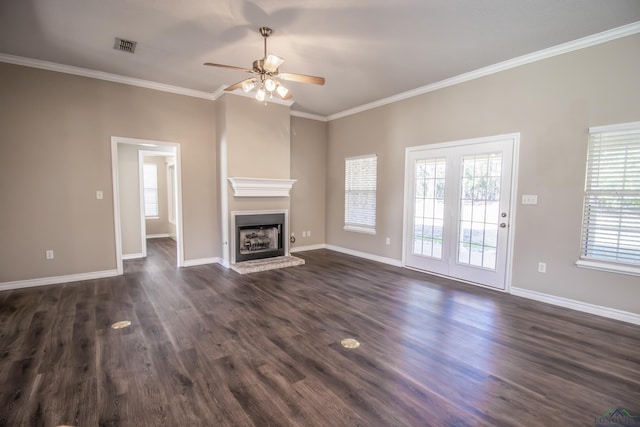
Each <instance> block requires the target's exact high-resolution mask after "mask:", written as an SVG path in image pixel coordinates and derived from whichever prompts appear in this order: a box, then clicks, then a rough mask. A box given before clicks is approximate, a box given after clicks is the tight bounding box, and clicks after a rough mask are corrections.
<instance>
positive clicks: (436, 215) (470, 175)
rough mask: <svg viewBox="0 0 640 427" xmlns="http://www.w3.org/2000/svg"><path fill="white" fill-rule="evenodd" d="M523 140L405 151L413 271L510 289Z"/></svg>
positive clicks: (514, 138) (407, 237)
mask: <svg viewBox="0 0 640 427" xmlns="http://www.w3.org/2000/svg"><path fill="white" fill-rule="evenodd" d="M517 138H518V135H515V134H514V135H505V136H497V137H491V138H483V139H478V140H469V141H460V142H458V143H446V144H436V145H433V146H423V147H413V148H409V149H407V157H406V168H405V173H406V177H405V182H406V184H407V185H406V186H405V192H406V193H405V201H406V203H405V210H406V215H405V248H404V250H405V265H406V266H407V267H411V268H416V269H419V270H425V271H430V272H434V273H437V274H442V275H445V276H450V277H453V278H458V279H462V280H466V281H470V282H474V283H478V284H482V285H485V286H490V287H494V288H498V289H505V286H506V272H507V262H508V253H509V247H508V243H509V222H510V212H509V210H510V206H511V182H512V170H513V165H512V164H513V152H514V145H515V144H516V143H517Z"/></svg>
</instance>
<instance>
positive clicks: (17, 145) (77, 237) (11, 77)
mask: <svg viewBox="0 0 640 427" xmlns="http://www.w3.org/2000/svg"><path fill="white" fill-rule="evenodd" d="M0 93H1V94H2V102H0V144H1V147H2V155H1V156H0V197H1V199H2V206H3V208H2V209H0V223H1V224H3V231H2V233H0V247H2V248H3V249H2V256H0V283H1V282H9V281H15V280H28V279H35V278H43V277H54V276H62V275H70V274H79V273H88V272H98V271H106V270H114V269H115V268H116V257H115V253H116V252H115V232H114V220H113V202H112V200H113V193H112V191H113V189H112V178H111V137H112V136H119V137H129V138H139V139H152V140H158V141H171V142H177V143H180V144H181V148H182V151H181V152H182V190H183V191H182V196H183V200H182V202H183V214H184V250H185V259H186V260H194V259H202V258H210V257H216V256H219V254H220V245H219V243H218V242H219V239H220V238H219V231H218V228H217V226H216V224H217V222H218V218H217V210H216V208H215V206H216V197H217V188H218V185H217V181H216V176H215V170H216V168H215V164H216V153H215V143H214V142H213V141H214V138H215V134H214V125H215V120H214V119H215V103H213V102H211V101H208V100H204V99H198V98H193V97H187V96H182V95H175V94H170V93H165V92H160V91H155V90H150V89H144V88H139V87H134V86H129V85H123V84H118V83H112V82H106V81H102V80H95V79H90V78H85V77H78V76H74V75H69V74H62V73H56V72H51V71H44V70H39V69H35V68H28V67H22V66H17V65H10V64H5V63H0ZM96 190H102V191H104V199H103V200H96ZM46 249H53V250H54V251H55V259H54V260H46V259H45V250H46Z"/></svg>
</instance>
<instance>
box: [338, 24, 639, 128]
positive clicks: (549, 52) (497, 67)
mask: <svg viewBox="0 0 640 427" xmlns="http://www.w3.org/2000/svg"><path fill="white" fill-rule="evenodd" d="M637 33H640V21H638V22H633V23H631V24H627V25H623V26H622V27H618V28H613V29H611V30H607V31H603V32H601V33H597V34H593V35H591V36H587V37H583V38H581V39H577V40H573V41H570V42H567V43H563V44H560V45H557V46H553V47H550V48H547V49H542V50H539V51H537V52H532V53H528V54H526V55H522V56H518V57H516V58H512V59H508V60H506V61H503V62H499V63H497V64H493V65H489V66H487V67H483V68H479V69H477V70H474V71H470V72H468V73H463V74H459V75H457V76H455V77H451V78H449V79H445V80H441V81H439V82H436V83H432V84H429V85H426V86H422V87H419V88H416V89H412V90H408V91H406V92H402V93H399V94H397V95H393V96H390V97H388V98H383V99H379V100H377V101H373V102H370V103H368V104H364V105H360V106H358V107H354V108H350V109H348V110H344V111H341V112H339V113H335V114H330V115H328V116H327V120H328V121H331V120H336V119H340V118H343V117H347V116H351V115H353V114H357V113H361V112H363V111H367V110H371V109H374V108H378V107H382V106H383V105H387V104H391V103H394V102H398V101H402V100H405V99H409V98H413V97H414V96H418V95H423V94H425V93H429V92H433V91H436V90H439V89H443V88H445V87H449V86H454V85H457V84H460V83H464V82H468V81H470V80H475V79H478V78H481V77H485V76H489V75H491V74H495V73H498V72H500V71H505V70H510V69H512V68H516V67H520V66H521V65H526V64H531V63H532V62H537V61H541V60H543V59H547V58H552V57H554V56H558V55H562V54H565V53H569V52H573V51H575V50H579V49H584V48H586V47H591V46H595V45H598V44H601V43H606V42H608V41H612V40H616V39H619V38H622V37H627V36H630V35H633V34H637Z"/></svg>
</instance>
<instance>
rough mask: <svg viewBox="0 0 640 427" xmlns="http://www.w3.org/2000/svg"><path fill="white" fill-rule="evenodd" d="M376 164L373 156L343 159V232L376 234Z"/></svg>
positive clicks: (376, 161)
mask: <svg viewBox="0 0 640 427" xmlns="http://www.w3.org/2000/svg"><path fill="white" fill-rule="evenodd" d="M377 163H378V158H377V157H376V156H375V155H369V156H362V157H350V158H347V159H345V184H344V229H345V230H349V231H359V232H363V233H370V234H375V232H376V175H377Z"/></svg>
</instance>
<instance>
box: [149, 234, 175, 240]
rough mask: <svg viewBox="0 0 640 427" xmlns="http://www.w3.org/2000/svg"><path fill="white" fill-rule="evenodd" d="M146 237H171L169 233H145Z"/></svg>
mask: <svg viewBox="0 0 640 427" xmlns="http://www.w3.org/2000/svg"><path fill="white" fill-rule="evenodd" d="M146 237H147V239H161V238H163V237H171V235H170V234H169V233H163V234H147V236H146Z"/></svg>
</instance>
